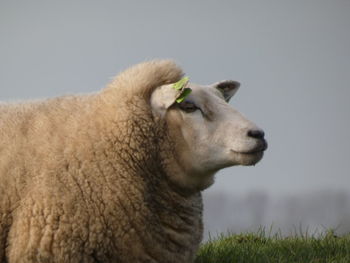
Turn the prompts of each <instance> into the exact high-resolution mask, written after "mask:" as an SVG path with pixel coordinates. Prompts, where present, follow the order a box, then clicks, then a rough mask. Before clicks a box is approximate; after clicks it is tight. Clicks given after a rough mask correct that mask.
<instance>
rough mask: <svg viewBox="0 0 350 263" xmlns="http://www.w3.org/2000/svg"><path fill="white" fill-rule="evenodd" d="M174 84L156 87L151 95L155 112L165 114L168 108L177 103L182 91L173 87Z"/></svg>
mask: <svg viewBox="0 0 350 263" xmlns="http://www.w3.org/2000/svg"><path fill="white" fill-rule="evenodd" d="M173 85H174V84H168V85H163V86H160V87H158V88H156V89H155V90H154V91H153V93H152V96H151V107H152V111H153V113H155V114H157V115H160V116H164V114H165V113H166V111H167V109H168V108H169V107H170V106H171V105H173V104H174V103H176V100H177V98H178V97H180V95H181V93H182V91H181V90H176V89H174V88H173Z"/></svg>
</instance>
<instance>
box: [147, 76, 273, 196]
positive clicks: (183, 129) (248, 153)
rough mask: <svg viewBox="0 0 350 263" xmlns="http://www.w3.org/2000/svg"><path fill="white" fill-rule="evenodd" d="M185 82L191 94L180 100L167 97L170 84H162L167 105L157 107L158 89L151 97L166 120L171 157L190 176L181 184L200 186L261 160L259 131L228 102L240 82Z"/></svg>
mask: <svg viewBox="0 0 350 263" xmlns="http://www.w3.org/2000/svg"><path fill="white" fill-rule="evenodd" d="M187 85H188V86H187V87H189V88H191V89H192V93H191V94H190V95H189V96H187V97H186V99H185V100H184V101H183V102H181V103H177V102H176V101H175V102H172V101H171V99H170V98H171V96H170V95H169V94H170V93H171V91H170V90H169V88H171V87H170V86H169V85H168V86H162V89H163V91H162V92H163V95H162V96H163V98H164V94H167V96H168V97H167V98H165V101H166V100H169V102H168V103H167V104H163V106H162V107H159V105H158V104H157V100H159V99H161V97H162V96H160V95H159V96H158V95H157V91H156V92H155V93H154V94H153V96H152V107H153V111H154V113H155V114H156V115H158V116H162V118H165V119H166V122H167V126H168V131H169V135H170V138H171V140H172V141H173V142H174V148H175V149H174V155H176V158H177V160H178V164H179V165H180V166H181V167H182V170H183V174H185V175H186V176H185V178H182V179H185V180H188V182H182V183H183V184H187V183H189V184H191V185H193V186H196V187H198V188H200V189H203V188H206V187H208V186H209V185H210V184H211V183H212V182H213V175H214V174H215V172H217V171H218V170H220V169H222V168H225V167H228V166H233V165H254V164H256V163H257V162H258V161H260V160H261V158H262V157H263V152H264V151H265V150H266V148H267V143H266V141H265V139H264V133H263V131H262V130H261V129H259V128H258V127H257V126H256V125H255V124H254V123H252V122H251V121H249V120H247V119H246V118H245V117H244V116H243V115H242V114H240V113H239V112H238V111H237V110H235V109H234V108H233V107H231V106H230V105H229V104H228V101H229V100H230V98H231V97H232V96H233V95H234V94H235V93H236V91H237V89H238V87H239V83H237V82H234V81H223V82H219V83H216V84H213V85H211V86H199V85H195V84H187ZM167 90H169V92H168V93H167V92H166V91H167ZM165 97H166V96H165ZM186 178H187V179H186Z"/></svg>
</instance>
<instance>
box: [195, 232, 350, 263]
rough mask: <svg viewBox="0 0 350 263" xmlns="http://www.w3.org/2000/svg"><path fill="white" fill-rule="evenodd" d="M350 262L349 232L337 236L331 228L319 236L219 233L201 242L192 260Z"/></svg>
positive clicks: (212, 262) (227, 262)
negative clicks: (225, 234)
mask: <svg viewBox="0 0 350 263" xmlns="http://www.w3.org/2000/svg"><path fill="white" fill-rule="evenodd" d="M243 262H247V263H248V262H249V263H255V262H259V263H265V262H266V263H267V262H281V263H282V262H283V263H284V262H286V263H287V262H288V263H296V262H298V263H304V262H305V263H306V262H307V263H323V262H324V263H333V262H337V263H338V262H339V263H349V262H350V234H348V235H345V236H342V237H337V236H335V235H334V232H333V231H329V232H328V233H325V234H323V235H321V236H318V237H315V236H307V235H303V236H297V235H295V236H293V237H282V236H281V235H279V234H276V235H273V236H271V235H270V236H267V235H265V233H264V231H259V232H258V233H255V234H249V233H248V234H239V235H228V236H220V237H218V238H216V239H215V240H209V241H208V242H207V243H205V244H203V245H202V246H201V248H200V250H199V252H198V255H197V258H196V260H195V263H243Z"/></svg>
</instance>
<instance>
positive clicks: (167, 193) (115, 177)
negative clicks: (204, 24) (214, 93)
mask: <svg viewBox="0 0 350 263" xmlns="http://www.w3.org/2000/svg"><path fill="white" fill-rule="evenodd" d="M182 75H183V73H182V71H181V69H180V68H178V67H177V66H176V65H175V64H174V63H173V62H171V61H167V60H166V61H151V62H146V63H142V64H139V65H136V66H134V67H132V68H130V69H128V70H126V71H125V72H123V73H121V74H120V75H119V76H117V78H116V79H115V80H114V81H112V83H111V84H110V85H109V86H108V87H107V88H106V89H104V90H102V91H101V92H99V93H95V94H89V95H82V96H66V97H59V98H54V99H49V100H44V101H38V102H28V103H20V104H0V154H1V155H0V156H1V158H0V262H9V263H13V262H169V263H170V262H184V263H186V262H192V261H193V259H194V256H195V252H196V250H197V248H198V245H199V242H200V240H201V237H202V221H201V218H202V200H201V195H200V193H199V191H198V192H193V191H192V192H191V191H184V190H183V189H182V188H181V187H180V188H179V187H177V186H176V185H175V184H174V183H172V182H171V180H169V178H170V177H171V175H169V174H168V172H167V171H168V169H167V168H166V167H165V166H168V165H169V163H171V162H173V161H174V159H176V156H174V153H173V152H172V145H173V144H174V143H176V142H173V141H171V139H170V136H169V132H168V129H167V124H166V122H165V121H162V120H156V119H155V118H154V117H153V115H152V111H151V107H150V103H149V100H150V96H151V94H152V92H153V90H154V89H155V88H157V87H159V86H161V85H164V84H168V83H174V82H176V81H178V80H179V79H180V78H181V77H182Z"/></svg>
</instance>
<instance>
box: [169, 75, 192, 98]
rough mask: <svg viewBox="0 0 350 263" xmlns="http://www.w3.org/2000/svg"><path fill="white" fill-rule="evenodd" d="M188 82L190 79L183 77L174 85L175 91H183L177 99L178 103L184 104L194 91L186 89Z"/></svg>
mask: <svg viewBox="0 0 350 263" xmlns="http://www.w3.org/2000/svg"><path fill="white" fill-rule="evenodd" d="M188 81H189V77H183V78H182V79H180V80H179V81H178V82H176V83H174V84H173V88H174V89H176V90H181V91H182V92H181V94H180V96H179V97H178V98H177V99H176V102H177V103H181V102H183V101H184V99H185V98H186V97H187V96H188V95H189V94H190V93H191V92H192V89H190V88H185V86H186V84H187V83H188Z"/></svg>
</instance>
